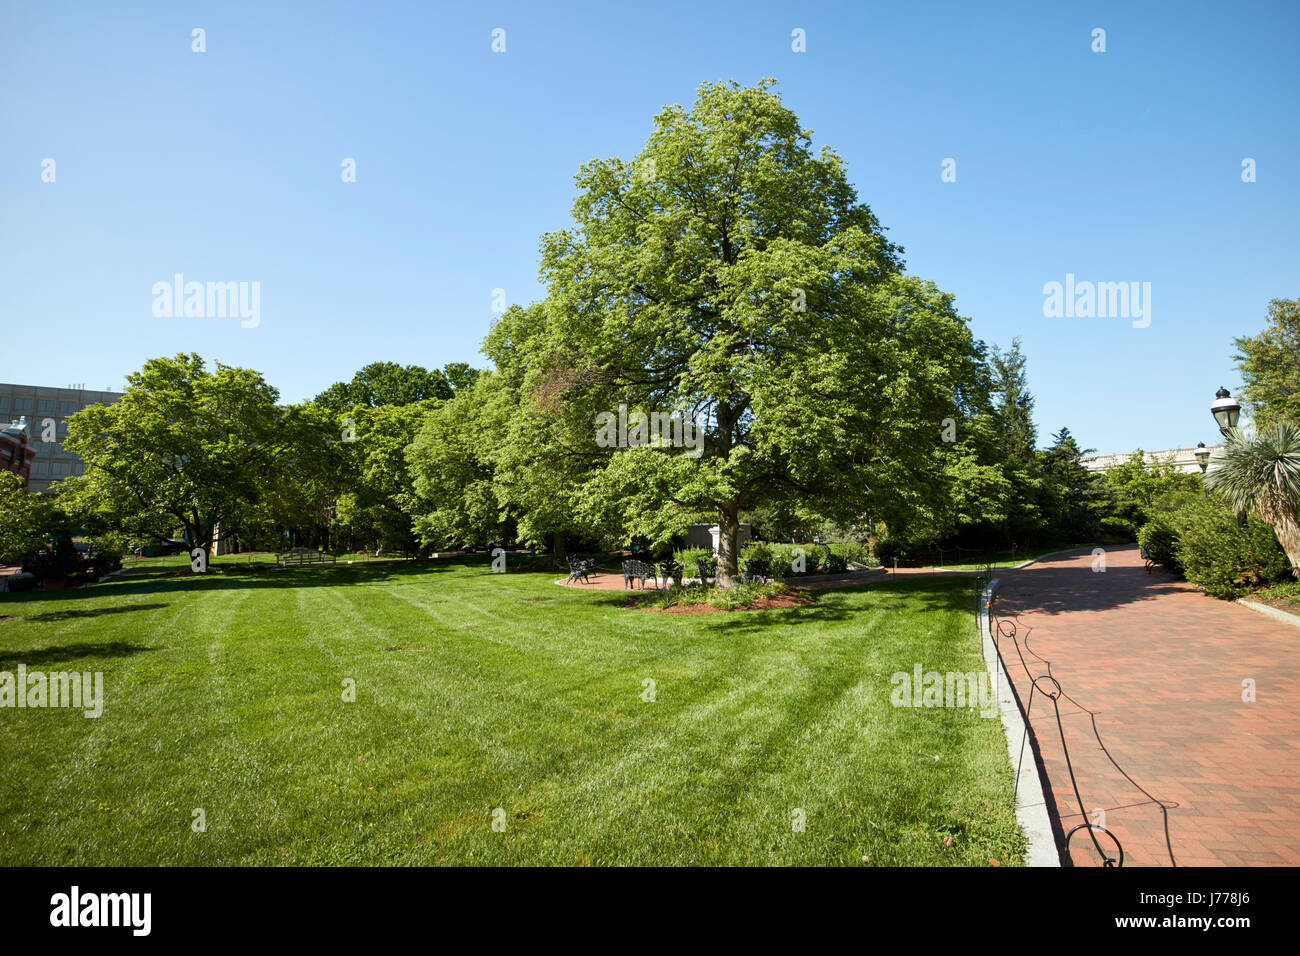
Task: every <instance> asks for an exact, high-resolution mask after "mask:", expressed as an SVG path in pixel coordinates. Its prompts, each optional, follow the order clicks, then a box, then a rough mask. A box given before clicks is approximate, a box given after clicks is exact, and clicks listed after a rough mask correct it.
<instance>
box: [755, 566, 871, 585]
mask: <svg viewBox="0 0 1300 956" xmlns="http://www.w3.org/2000/svg"><path fill="white" fill-rule="evenodd" d="M884 573H885V569H884V568H864V569H862V570H861V571H845V572H844V573H843V574H801V575H798V576H796V577H793V578H774V579H773V580H775V581H776V582H778V583H779V584H826V583H827V582H828V581H843V580H844V579H845V578H854V579H857V578H862V579H863V580H866V579H867V578H873V577H875V576H876V575H877V574H884Z"/></svg>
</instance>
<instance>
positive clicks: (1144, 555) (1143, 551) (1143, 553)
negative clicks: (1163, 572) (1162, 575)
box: [1138, 548, 1156, 574]
mask: <svg viewBox="0 0 1300 956" xmlns="http://www.w3.org/2000/svg"><path fill="white" fill-rule="evenodd" d="M1138 554H1140V555H1141V556H1142V560H1143V561H1145V562H1146V569H1147V574H1150V573H1151V569H1152V568H1153V567H1155V564H1156V559H1155V558H1153V557H1151V555H1149V554H1147V549H1146V548H1141V549H1139V550H1138Z"/></svg>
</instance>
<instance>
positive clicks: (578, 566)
mask: <svg viewBox="0 0 1300 956" xmlns="http://www.w3.org/2000/svg"><path fill="white" fill-rule="evenodd" d="M595 570H596V562H595V561H593V560H592V559H591V558H569V576H568V578H566V579H565V583H566V584H577V583H578V581H585V582H587V583H588V584H590V583H591V572H593V571H595Z"/></svg>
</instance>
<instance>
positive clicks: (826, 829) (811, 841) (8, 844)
mask: <svg viewBox="0 0 1300 956" xmlns="http://www.w3.org/2000/svg"><path fill="white" fill-rule="evenodd" d="M214 570H215V571H216V572H217V573H214V574H213V575H210V576H209V577H207V578H198V577H182V578H165V577H161V576H160V575H161V574H162V573H163V569H162V568H159V569H158V570H156V571H151V572H146V573H144V574H143V575H142V576H140V577H137V578H136V579H134V580H120V579H119V580H118V581H115V582H113V583H112V584H105V585H100V586H98V587H97V588H95V589H92V591H87V592H77V595H78V596H77V597H76V598H67V597H64V598H59V597H56V596H54V595H45V596H37V597H35V598H31V599H30V600H27V601H23V602H15V603H13V604H6V603H4V602H0V608H3V611H0V613H14V611H13V610H11V608H14V609H16V610H17V611H18V612H19V613H22V614H23V615H24V618H26V617H27V616H29V615H40V614H42V613H43V612H44V613H48V612H50V611H53V610H56V609H58V608H64V607H78V608H86V609H96V608H104V609H107V610H108V613H103V614H100V615H96V616H88V617H81V618H76V619H73V618H65V619H59V618H50V617H46V618H45V619H44V620H43V621H31V622H29V621H27V620H25V619H24V620H23V621H21V622H6V624H13V625H14V626H13V627H7V628H6V629H5V631H4V632H3V636H2V637H0V657H4V656H5V655H9V656H10V657H12V656H13V655H15V654H30V653H32V652H33V651H38V650H39V648H40V647H42V646H64V647H67V648H71V649H73V650H72V651H71V652H70V653H75V654H78V655H80V656H79V658H78V663H79V664H80V665H81V666H82V668H83V669H104V670H105V671H106V672H112V673H114V674H115V675H116V677H117V678H118V679H121V680H124V681H125V682H126V683H127V684H128V685H129V686H130V687H131V693H130V695H129V696H127V697H126V698H125V699H124V700H119V701H116V702H115V706H116V708H117V709H116V711H115V713H114V719H113V720H112V721H106V722H104V723H102V724H100V726H99V727H97V728H88V727H84V726H79V725H78V724H77V723H76V722H75V721H73V720H72V719H71V718H72V715H71V714H68V713H66V712H64V713H55V712H45V713H36V712H30V713H28V712H23V713H21V714H20V715H17V719H15V712H13V711H0V722H2V723H0V760H3V761H4V763H5V765H6V766H11V765H13V763H14V762H15V761H16V762H19V763H21V762H22V761H23V760H25V759H27V758H28V756H29V755H31V756H32V757H33V759H34V760H35V763H34V764H33V766H32V768H31V770H30V779H29V780H27V781H26V782H27V784H28V785H27V786H26V787H25V788H24V790H23V792H21V793H20V792H19V791H18V789H17V788H16V787H15V786H14V785H13V784H12V783H7V784H6V783H4V782H0V836H3V838H4V839H3V845H4V849H3V850H0V858H2V861H3V862H17V863H41V862H83V863H125V864H140V863H144V864H147V863H213V864H238V863H272V864H284V863H324V864H334V863H360V864H366V863H398V864H419V863H436V864H442V863H487V864H506V863H543V864H546V863H561V864H570V863H678V864H680V863H704V862H707V863H760V864H784V863H853V864H858V865H860V864H861V858H862V856H864V855H866V856H867V857H868V861H869V862H873V863H876V862H878V863H887V862H895V863H904V864H908V863H911V864H915V863H927V864H928V863H968V864H983V863H985V862H986V861H987V859H988V858H989V857H995V858H998V859H999V860H1000V862H1002V863H1004V864H1006V863H1014V862H1016V861H1017V859H1018V854H1019V847H1020V845H1021V842H1022V840H1021V837H1020V835H1019V833H1018V830H1017V829H1016V827H1015V825H1014V815H1013V814H1012V812H1011V807H1010V772H1009V768H1008V767H1007V758H1006V751H1005V744H1004V742H1003V740H1002V738H1001V728H1000V726H999V725H998V722H997V721H996V720H993V721H991V722H990V721H987V720H981V719H979V718H978V717H977V716H972V715H971V714H969V713H967V712H963V711H952V710H942V709H931V710H924V711H923V710H903V709H895V708H892V707H891V706H890V705H889V690H890V683H889V677H890V675H891V674H892V673H893V672H894V671H896V670H902V671H906V672H910V670H911V668H912V665H913V664H914V663H915V662H918V661H919V662H921V663H922V664H923V665H924V666H925V668H926V669H938V670H944V669H956V670H970V669H973V666H974V665H972V663H971V662H978V661H979V655H978V644H977V642H976V640H975V633H974V626H973V622H972V619H971V614H970V610H969V604H970V600H969V591H968V588H969V582H962V581H954V580H951V579H941V578H936V579H930V580H927V581H907V582H896V581H890V582H884V583H881V584H878V585H876V586H874V587H871V588H866V589H861V590H856V591H841V592H826V593H824V594H823V595H821V599H820V601H819V602H818V603H817V604H816V605H815V606H812V607H808V608H798V609H790V610H782V611H768V612H739V613H733V614H716V615H667V614H657V613H653V612H646V611H636V610H626V609H623V608H621V607H620V605H621V604H622V603H623V601H624V600H625V598H624V597H623V596H622V595H620V594H618V593H612V592H599V593H598V592H581V591H578V590H575V589H568V588H559V587H556V586H555V585H554V584H553V583H552V578H553V577H554V576H553V575H544V574H527V573H523V574H521V573H511V574H504V575H498V574H492V573H491V572H490V571H489V570H488V567H487V563H486V561H465V562H460V563H458V564H450V563H448V564H438V565H432V566H427V565H418V564H410V565H388V566H375V565H372V566H369V567H359V566H352V567H347V566H340V567H338V568H321V569H316V568H303V569H292V570H291V571H287V572H286V571H284V570H283V569H281V570H274V569H265V570H260V569H259V570H253V571H237V572H231V571H225V570H222V569H221V568H220V567H217V568H215V569H214ZM151 575H152V576H151ZM92 594H93V597H88V595H92ZM15 597H30V596H15ZM159 604H163V605H166V606H165V607H157V606H155V607H152V608H149V607H148V606H149V605H159ZM132 621H137V622H139V624H138V625H133V626H128V624H129V623H130V622H132ZM112 640H119V641H126V640H129V641H131V642H133V643H134V644H137V645H145V646H148V648H149V649H148V650H133V651H131V652H130V654H128V655H126V656H123V652H122V649H121V648H120V647H119V648H117V650H116V651H114V650H113V649H112V648H111V647H110V646H109V643H108V642H110V641H112ZM115 654H116V655H117V656H114V655H115ZM96 663H98V665H100V666H99V667H98V668H97V667H96V666H94V665H95V664H96ZM978 666H981V667H982V664H979V665H978ZM344 677H352V678H354V679H356V681H357V701H356V703H345V702H344V701H343V700H342V699H341V693H342V686H341V682H342V680H343V678H344ZM647 677H649V678H653V679H654V680H655V681H656V685H657V686H656V690H657V698H658V699H657V700H656V702H654V703H645V702H643V701H642V700H641V696H640V695H641V693H642V691H643V686H642V681H643V680H644V679H645V678H647ZM110 705H114V702H113V700H112V695H110ZM106 716H107V711H106ZM33 718H34V719H33ZM76 720H78V721H81V723H82V724H87V725H88V724H95V723H96V722H95V721H87V720H85V719H84V718H82V717H80V716H79V715H77V717H76ZM101 720H103V719H101ZM20 723H21V725H22V728H21V729H22V730H23V731H24V732H22V733H20V732H19V724H20ZM90 735H94V736H95V737H98V738H101V740H100V741H99V742H97V743H94V744H93V745H90V744H88V740H89V739H91V737H90ZM79 748H89V750H93V752H94V753H95V755H96V756H95V758H94V759H93V760H87V761H86V762H85V766H84V767H83V768H82V769H81V770H80V771H76V772H73V773H71V774H70V773H68V772H67V770H66V768H65V766H64V761H63V760H62V759H60V755H61V756H62V757H64V758H66V757H67V756H68V755H69V754H74V753H77V752H78V749H79ZM46 754H48V755H51V756H49V757H43V756H42V755H46ZM934 755H938V756H939V757H940V759H939V760H938V761H935V760H934V759H933V757H934ZM198 806H202V807H204V808H205V810H206V812H207V821H208V830H207V832H206V833H203V834H196V833H193V832H192V831H191V829H190V820H191V817H190V814H191V811H192V809H193V808H194V807H198ZM498 807H499V808H501V809H502V811H503V812H504V813H505V815H506V820H507V828H506V830H505V832H504V833H502V832H495V831H493V830H492V828H491V821H492V812H493V810H494V809H495V808H498ZM795 808H801V809H803V810H804V811H806V814H807V821H808V825H807V830H806V831H805V832H802V833H798V832H795V831H794V830H793V829H792V827H791V817H790V814H791V811H792V810H793V809H795ZM945 834H949V835H952V836H953V837H954V840H953V845H952V846H951V847H947V848H945V847H944V846H943V844H942V838H943V836H944V835H945Z"/></svg>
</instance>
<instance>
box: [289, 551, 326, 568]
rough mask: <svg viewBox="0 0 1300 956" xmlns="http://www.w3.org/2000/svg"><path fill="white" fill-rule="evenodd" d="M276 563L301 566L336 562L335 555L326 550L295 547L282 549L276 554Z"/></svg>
mask: <svg viewBox="0 0 1300 956" xmlns="http://www.w3.org/2000/svg"><path fill="white" fill-rule="evenodd" d="M275 563H276V565H278V566H279V567H282V568H288V567H300V566H302V565H304V564H326V563H329V564H334V563H335V559H334V555H332V554H326V553H325V552H324V551H317V550H315V549H314V548H294V549H293V550H292V551H282V552H280V553H279V554H277V555H276V556H275Z"/></svg>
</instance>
